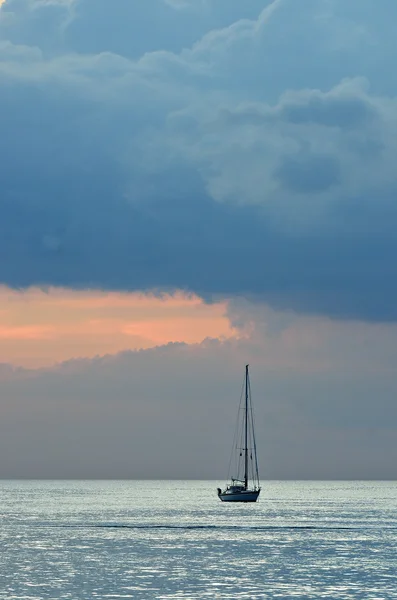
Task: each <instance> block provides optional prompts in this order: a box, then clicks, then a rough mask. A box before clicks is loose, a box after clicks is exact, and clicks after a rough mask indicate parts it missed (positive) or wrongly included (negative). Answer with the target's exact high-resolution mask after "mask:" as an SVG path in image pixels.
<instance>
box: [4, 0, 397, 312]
mask: <svg viewBox="0 0 397 600" xmlns="http://www.w3.org/2000/svg"><path fill="white" fill-rule="evenodd" d="M246 4H249V7H247V6H245V5H244V6H242V5H241V3H240V2H237V1H236V2H235V1H230V2H224V1H223V0H222V2H219V3H217V2H215V1H213V2H212V1H210V0H207V1H203V2H190V1H189V2H188V1H187V2H162V1H161V0H157V1H156V2H155V1H154V0H152V1H150V2H149V1H148V2H147V3H146V2H145V3H131V2H126V1H121V0H120V2H119V3H118V9H117V11H111V10H109V3H108V2H103V1H102V0H95V2H93V1H91V0H78V1H77V0H76V1H74V2H73V1H70V2H68V1H66V0H65V1H62V2H61V1H60V0H57V1H55V0H54V1H53V2H44V3H42V2H35V3H34V2H31V1H30V0H8V1H7V3H6V4H5V5H3V6H2V9H1V14H0V33H1V36H2V39H3V40H5V41H3V42H2V44H1V46H0V60H1V62H0V86H1V95H0V126H1V129H2V137H1V140H0V185H1V197H0V259H1V262H0V279H1V281H2V282H3V283H5V284H7V285H10V286H20V287H25V286H29V285H35V284H46V285H62V286H69V287H78V288H90V287H91V288H93V287H99V288H104V289H120V290H148V289H157V290H162V289H163V290H173V289H186V290H191V291H194V292H196V293H198V294H200V295H202V296H204V297H206V298H208V299H210V298H213V297H217V296H219V295H220V296H223V297H229V296H234V295H239V294H240V295H246V296H256V297H257V298H261V299H262V300H264V301H266V302H267V303H270V304H272V305H273V306H276V307H281V308H283V307H288V308H292V309H295V310H299V311H303V312H309V313H312V312H314V313H317V314H320V313H323V314H327V315H334V316H343V317H354V318H361V319H369V320H380V321H382V320H395V319H396V315H397V313H396V306H395V303H394V301H393V297H394V295H395V293H396V284H395V281H396V267H395V261H394V259H393V256H394V254H395V252H396V239H395V235H394V230H395V225H396V203H395V197H396V191H397V186H396V176H395V165H394V157H395V154H396V141H395V140H396V139H397V137H396V114H397V104H396V94H397V80H396V79H395V77H394V76H393V73H394V67H393V65H392V64H391V62H390V56H391V55H392V49H393V48H394V47H395V45H396V44H397V42H396V39H395V35H394V31H393V29H392V27H391V26H390V20H391V15H393V14H394V13H395V12H396V10H397V9H396V6H395V3H394V0H393V2H391V1H389V0H385V2H384V3H382V5H381V6H378V7H377V11H376V14H374V11H372V10H370V9H371V6H373V5H372V3H371V2H366V1H358V0H355V1H354V2H351V3H349V5H348V6H346V3H345V2H342V1H341V0H333V1H332V2H326V1H325V0H321V1H318V0H316V2H314V1H312V0H310V1H308V2H306V3H304V5H302V4H301V3H299V4H298V3H296V2H294V1H291V0H277V1H275V2H269V3H267V4H264V3H263V2H253V3H246ZM105 24H106V27H105ZM131 28H132V29H131ZM132 31H134V32H135V34H134V35H132ZM116 32H117V35H116ZM396 50H397V48H396ZM379 64H382V65H383V67H384V68H382V69H379V67H378V65H379Z"/></svg>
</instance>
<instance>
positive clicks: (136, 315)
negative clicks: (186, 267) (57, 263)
mask: <svg viewBox="0 0 397 600" xmlns="http://www.w3.org/2000/svg"><path fill="white" fill-rule="evenodd" d="M225 311H226V304H225V303H216V304H212V305H207V304H205V303H204V302H203V301H202V300H201V299H200V298H198V297H197V296H189V295H185V294H182V293H178V294H175V295H165V296H162V297H161V298H160V297H156V296H153V295H145V294H140V293H132V294H126V293H118V292H100V291H71V290H65V289H59V288H50V289H48V290H46V291H43V290H40V289H38V288H32V289H29V290H27V291H24V292H19V291H14V290H10V289H9V288H7V287H0V362H3V363H11V364H15V365H22V366H26V367H32V368H37V367H44V366H49V365H52V364H54V363H56V362H61V361H64V360H69V359H71V358H78V357H93V356H96V355H103V354H113V353H117V352H120V351H122V350H135V349H139V348H151V347H154V346H158V345H162V344H167V343H168V342H187V343H196V342H201V341H202V340H203V339H205V338H207V337H214V338H225V337H232V336H234V335H235V334H236V332H235V331H234V330H233V329H232V328H231V326H230V323H229V321H228V319H227V317H226V316H225Z"/></svg>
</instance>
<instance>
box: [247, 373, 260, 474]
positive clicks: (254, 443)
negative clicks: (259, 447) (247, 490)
mask: <svg viewBox="0 0 397 600" xmlns="http://www.w3.org/2000/svg"><path fill="white" fill-rule="evenodd" d="M248 384H249V399H250V407H251V424H252V443H253V447H254V448H253V449H254V456H255V468H256V479H257V482H258V485H259V468H258V455H257V452H256V439H255V417H254V403H253V401H252V393H251V381H249V382H248Z"/></svg>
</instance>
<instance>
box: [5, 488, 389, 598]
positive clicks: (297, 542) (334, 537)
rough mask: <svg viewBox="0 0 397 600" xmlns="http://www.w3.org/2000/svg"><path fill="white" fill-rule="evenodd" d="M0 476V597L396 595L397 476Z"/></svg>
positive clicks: (328, 596) (313, 596) (311, 596)
mask: <svg viewBox="0 0 397 600" xmlns="http://www.w3.org/2000/svg"><path fill="white" fill-rule="evenodd" d="M217 485H219V484H218V483H217V482H212V481H131V482H127V481H106V482H105V481H95V482H87V481H86V482H80V481H53V482H38V481H30V482H27V481H25V482H21V481H3V482H0V519H1V522H0V542H1V548H0V598H1V599H3V598H4V599H5V598H7V600H11V599H12V600H17V599H18V600H22V599H23V600H43V599H46V598H51V599H54V600H55V599H64V598H68V599H71V600H85V599H94V598H96V599H102V598H103V599H105V598H112V599H119V598H135V599H145V600H146V599H151V598H159V599H169V598H179V599H180V598H186V599H196V598H197V599H198V598H200V599H208V598H233V599H240V598H241V599H256V598H269V599H276V598H282V599H284V598H285V599H290V598H291V599H292V598H301V599H303V598H330V599H332V600H336V599H339V598H341V599H342V598H343V599H348V598H349V599H350V598H359V599H360V600H364V599H371V600H380V599H382V600H383V599H392V598H396V599H397V484H396V483H394V482H360V481H355V482H264V483H263V488H262V492H261V497H260V501H259V502H258V503H256V504H246V505H244V504H224V503H221V502H220V501H219V500H218V498H217V496H216V487H217Z"/></svg>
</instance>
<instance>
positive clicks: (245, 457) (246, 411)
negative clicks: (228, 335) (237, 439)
mask: <svg viewBox="0 0 397 600" xmlns="http://www.w3.org/2000/svg"><path fill="white" fill-rule="evenodd" d="M244 453H245V454H244V489H248V365H246V366H245V444H244Z"/></svg>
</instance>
